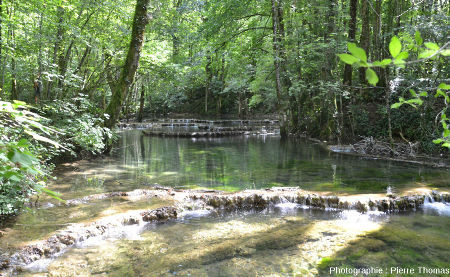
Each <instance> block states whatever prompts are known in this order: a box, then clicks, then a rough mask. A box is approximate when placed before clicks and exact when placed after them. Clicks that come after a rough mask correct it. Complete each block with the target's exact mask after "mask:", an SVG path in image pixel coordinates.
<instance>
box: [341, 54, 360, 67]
mask: <svg viewBox="0 0 450 277" xmlns="http://www.w3.org/2000/svg"><path fill="white" fill-rule="evenodd" d="M338 56H339V58H340V59H341V61H343V62H344V63H346V64H349V65H352V64H354V63H356V62H359V59H358V58H356V57H354V56H352V55H349V54H338Z"/></svg>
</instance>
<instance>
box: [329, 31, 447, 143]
mask: <svg viewBox="0 0 450 277" xmlns="http://www.w3.org/2000/svg"><path fill="white" fill-rule="evenodd" d="M415 39H416V44H417V46H418V49H420V53H419V54H418V58H419V59H422V60H419V61H425V60H427V59H437V58H438V56H439V55H442V56H444V57H445V56H449V55H450V51H449V50H448V49H444V48H443V47H442V48H441V47H439V46H438V45H437V44H436V43H432V42H425V43H424V45H425V47H426V48H425V49H421V48H419V46H420V45H421V44H422V42H423V40H422V38H421V36H420V33H419V32H416V33H415ZM348 50H349V52H350V53H351V55H350V54H339V55H338V56H339V58H340V59H341V60H342V61H343V62H344V63H346V64H349V65H356V66H359V67H364V68H367V69H366V75H365V76H366V79H367V81H368V82H369V84H371V85H373V86H375V85H376V84H377V83H378V82H379V79H378V76H377V74H376V73H375V71H374V70H373V69H372V68H374V67H383V68H384V67H386V66H389V65H391V64H392V65H395V66H398V67H400V68H404V67H405V65H406V64H407V62H406V61H405V59H406V58H408V57H409V56H410V54H409V53H408V52H407V51H403V52H402V51H401V50H402V44H401V42H400V40H399V38H398V37H397V36H393V37H392V39H391V42H390V43H389V52H390V54H391V56H392V59H384V60H382V61H374V62H372V63H369V62H368V61H367V55H366V52H365V50H364V49H362V48H359V47H357V46H356V44H354V43H348ZM414 62H416V61H414ZM409 63H411V62H409ZM449 89H450V86H449V85H447V84H445V83H441V84H440V85H439V86H438V88H437V92H436V94H435V97H442V98H443V101H444V104H445V106H444V107H443V109H442V110H441V111H440V112H439V115H440V123H441V125H442V129H443V132H442V137H441V138H438V139H435V140H433V142H434V143H436V144H442V146H443V147H447V148H450V129H449V128H450V127H449V122H450V119H449V118H447V108H448V105H449V99H450V98H449ZM409 92H410V93H411V96H412V98H410V99H408V100H406V99H405V98H404V97H400V98H399V102H397V103H394V104H392V105H391V108H392V109H398V108H399V107H400V106H402V105H403V104H407V105H410V106H412V107H413V108H417V107H418V106H421V105H422V104H423V100H422V99H423V98H426V97H427V96H428V93H427V92H426V91H422V92H420V93H416V91H415V90H414V89H409Z"/></svg>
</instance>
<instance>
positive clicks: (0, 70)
mask: <svg viewBox="0 0 450 277" xmlns="http://www.w3.org/2000/svg"><path fill="white" fill-rule="evenodd" d="M2 29H3V1H2V0H0V92H1V91H3V82H4V76H5V70H4V68H3V52H2V50H3V36H2Z"/></svg>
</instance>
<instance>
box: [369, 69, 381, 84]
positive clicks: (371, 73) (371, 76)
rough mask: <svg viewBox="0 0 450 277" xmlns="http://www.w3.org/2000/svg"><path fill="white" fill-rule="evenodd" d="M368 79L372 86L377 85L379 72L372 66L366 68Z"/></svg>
mask: <svg viewBox="0 0 450 277" xmlns="http://www.w3.org/2000/svg"><path fill="white" fill-rule="evenodd" d="M366 79H367V82H369V84H371V85H372V86H376V85H377V83H378V81H379V79H378V76H377V74H376V73H375V71H373V70H372V69H371V68H367V69H366Z"/></svg>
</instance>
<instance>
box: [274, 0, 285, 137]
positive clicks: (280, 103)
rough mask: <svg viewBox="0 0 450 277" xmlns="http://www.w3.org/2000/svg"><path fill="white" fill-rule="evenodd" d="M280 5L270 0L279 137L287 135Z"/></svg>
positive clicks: (276, 0)
mask: <svg viewBox="0 0 450 277" xmlns="http://www.w3.org/2000/svg"><path fill="white" fill-rule="evenodd" d="M280 13H281V7H280V3H279V0H272V31H273V55H274V57H273V63H274V66H275V89H276V92H277V111H278V117H279V121H280V135H281V137H283V138H284V137H286V136H287V126H286V109H285V107H284V105H285V103H284V102H285V101H284V88H283V82H282V78H284V77H285V76H282V74H283V75H285V72H282V71H283V64H282V61H281V60H282V59H283V56H284V55H283V49H282V45H281V43H282V39H281V38H282V33H281V32H284V30H283V25H282V24H281V21H280V15H281V14H280Z"/></svg>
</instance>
